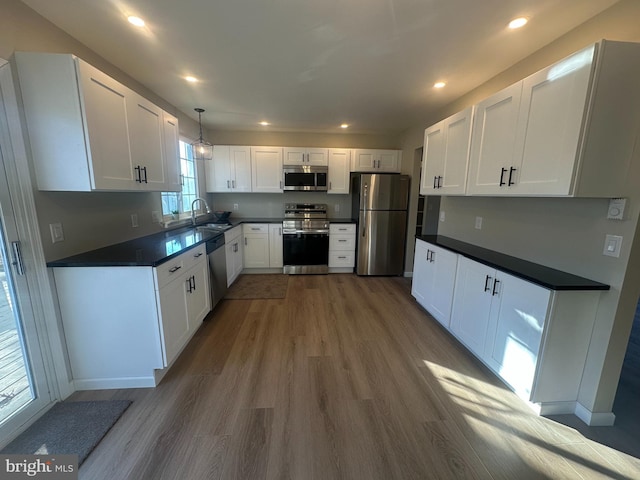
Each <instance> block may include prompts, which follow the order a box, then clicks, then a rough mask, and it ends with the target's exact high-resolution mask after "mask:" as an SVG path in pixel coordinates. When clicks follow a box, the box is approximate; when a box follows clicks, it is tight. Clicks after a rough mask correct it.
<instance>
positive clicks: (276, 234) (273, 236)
mask: <svg viewBox="0 0 640 480" xmlns="http://www.w3.org/2000/svg"><path fill="white" fill-rule="evenodd" d="M282 248H283V241H282V224H281V223H270V224H269V267H271V268H282V267H283V265H284V262H283V258H282V257H283V252H282Z"/></svg>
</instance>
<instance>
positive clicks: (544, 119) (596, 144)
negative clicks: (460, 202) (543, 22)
mask: <svg viewBox="0 0 640 480" xmlns="http://www.w3.org/2000/svg"><path fill="white" fill-rule="evenodd" d="M639 55H640V45H638V44H633V43H625V42H611V41H605V40H603V41H601V42H598V43H597V44H595V45H592V46H590V47H588V48H585V49H583V50H581V51H579V52H577V53H576V54H574V55H571V56H569V57H567V58H565V59H563V60H562V61H560V62H557V63H555V64H554V65H551V66H549V67H547V68H545V69H543V70H541V71H539V72H537V73H535V74H533V75H531V76H529V77H528V78H526V79H524V80H522V81H520V82H518V83H516V84H514V85H512V86H510V87H508V88H507V89H505V90H503V91H502V92H499V93H498V94H496V95H494V96H492V97H490V98H489V99H487V100H485V101H483V102H480V103H479V104H478V105H477V106H476V114H475V120H474V124H473V129H472V140H471V156H470V166H469V178H468V184H467V193H468V194H471V195H511V196H574V197H616V196H619V195H620V192H621V190H622V188H623V187H624V185H625V182H626V172H627V171H628V168H629V165H630V163H631V161H632V157H633V151H634V145H635V142H636V133H637V125H638V123H640V100H638V90H639V87H638V85H640V65H638V62H636V61H634V59H636V58H638V56H639Z"/></svg>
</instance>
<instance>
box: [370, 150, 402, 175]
mask: <svg viewBox="0 0 640 480" xmlns="http://www.w3.org/2000/svg"><path fill="white" fill-rule="evenodd" d="M376 157H377V160H376V161H377V170H378V171H380V172H399V171H400V152H398V151H397V150H378V152H377V154H376Z"/></svg>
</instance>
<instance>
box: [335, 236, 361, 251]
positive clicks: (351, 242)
mask: <svg viewBox="0 0 640 480" xmlns="http://www.w3.org/2000/svg"><path fill="white" fill-rule="evenodd" d="M355 249H356V237H355V235H333V234H330V235H329V251H330V252H331V251H334V250H339V251H348V252H349V251H350V252H353V251H354V250H355Z"/></svg>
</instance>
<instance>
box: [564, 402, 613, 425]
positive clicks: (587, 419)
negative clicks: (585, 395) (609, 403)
mask: <svg viewBox="0 0 640 480" xmlns="http://www.w3.org/2000/svg"><path fill="white" fill-rule="evenodd" d="M574 413H575V414H576V417H578V418H579V419H580V420H582V421H583V422H584V423H586V424H587V425H589V426H590V427H610V426H612V425H613V424H614V422H615V421H616V416H615V414H614V413H613V412H605V413H594V412H592V411H590V410H589V409H587V408H586V407H585V406H584V405H582V404H580V403H578V402H576V409H575V412H574Z"/></svg>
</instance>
